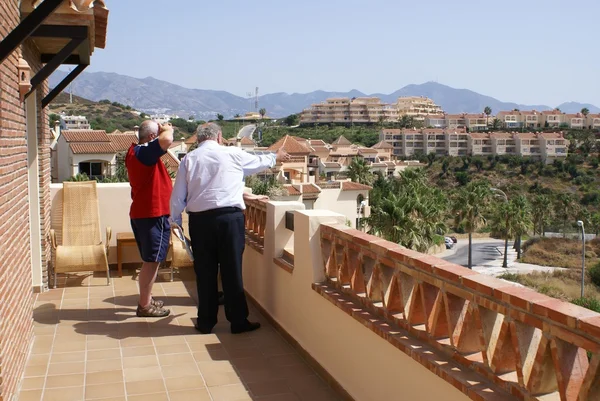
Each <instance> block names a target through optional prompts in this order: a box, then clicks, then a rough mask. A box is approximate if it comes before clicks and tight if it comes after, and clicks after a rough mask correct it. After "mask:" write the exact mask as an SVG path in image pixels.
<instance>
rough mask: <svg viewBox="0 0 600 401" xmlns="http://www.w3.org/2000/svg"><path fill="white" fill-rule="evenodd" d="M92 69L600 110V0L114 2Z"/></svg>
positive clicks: (239, 84)
mask: <svg viewBox="0 0 600 401" xmlns="http://www.w3.org/2000/svg"><path fill="white" fill-rule="evenodd" d="M106 3H107V6H108V8H109V9H110V17H109V26H108V40H107V47H106V49H105V50H100V49H96V52H95V53H94V56H93V58H92V65H91V66H90V67H89V68H88V71H106V72H117V73H120V74H125V75H130V76H134V77H140V78H143V77H147V76H153V77H155V78H158V79H163V80H166V81H169V82H172V83H176V84H179V85H182V86H185V87H189V88H199V89H217V90H226V91H229V92H231V93H234V94H236V95H240V96H244V95H245V94H246V92H248V91H251V90H253V89H254V87H255V86H259V87H260V92H261V94H265V93H273V92H288V93H292V92H301V93H305V92H310V91H313V90H317V89H323V90H332V91H347V90H350V89H358V90H360V91H363V92H365V93H374V92H382V93H391V92H393V91H395V90H396V89H399V88H401V87H403V86H405V85H407V84H411V83H423V82H426V81H438V82H440V83H443V84H446V85H450V86H453V87H457V88H467V89H472V90H474V91H477V92H479V93H482V94H486V95H490V96H493V97H495V98H498V99H500V100H503V101H515V102H519V103H526V104H547V105H550V106H555V105H557V104H559V103H562V102H565V101H572V100H573V101H579V102H589V103H594V104H596V105H598V106H600V78H599V77H598V67H599V62H600V51H599V50H598V41H597V38H598V36H597V35H598V34H597V23H598V22H597V21H598V15H600V1H598V0H580V1H578V2H576V3H571V4H572V5H570V4H569V2H567V1H566V0H560V1H559V0H520V1H515V0H504V1H500V2H499V1H491V2H490V1H488V2H484V1H476V0H455V1H448V0H428V1H426V2H425V1H414V0H412V1H405V0H396V1H394V0H303V1H297V0H254V1H247V0H246V1H242V0H221V1H219V2H216V1H213V2H205V1H198V0H170V1H165V0H107V1H106Z"/></svg>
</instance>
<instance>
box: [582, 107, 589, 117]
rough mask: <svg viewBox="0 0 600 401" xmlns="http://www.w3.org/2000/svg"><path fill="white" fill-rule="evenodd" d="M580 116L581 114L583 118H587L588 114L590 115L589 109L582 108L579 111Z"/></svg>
mask: <svg viewBox="0 0 600 401" xmlns="http://www.w3.org/2000/svg"><path fill="white" fill-rule="evenodd" d="M581 114H583V115H584V116H585V117H587V116H588V114H590V109H588V108H587V107H584V108H583V109H581Z"/></svg>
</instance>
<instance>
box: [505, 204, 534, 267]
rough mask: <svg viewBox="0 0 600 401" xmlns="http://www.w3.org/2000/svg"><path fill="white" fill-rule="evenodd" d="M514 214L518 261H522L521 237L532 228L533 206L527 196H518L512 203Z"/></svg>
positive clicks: (512, 223)
mask: <svg viewBox="0 0 600 401" xmlns="http://www.w3.org/2000/svg"><path fill="white" fill-rule="evenodd" d="M510 204H511V209H512V214H511V216H510V219H511V220H512V222H511V225H512V230H513V232H514V235H515V242H516V246H517V259H521V237H522V236H523V234H527V232H528V231H529V230H530V229H531V228H532V226H533V221H532V218H531V205H530V204H529V201H528V200H527V198H526V197H525V195H518V196H516V197H514V198H513V199H511V201H510Z"/></svg>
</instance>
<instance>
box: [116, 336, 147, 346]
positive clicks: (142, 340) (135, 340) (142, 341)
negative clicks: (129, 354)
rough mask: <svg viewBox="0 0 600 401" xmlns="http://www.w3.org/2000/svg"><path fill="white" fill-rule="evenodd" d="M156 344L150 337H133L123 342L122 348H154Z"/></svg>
mask: <svg viewBox="0 0 600 401" xmlns="http://www.w3.org/2000/svg"><path fill="white" fill-rule="evenodd" d="M153 346H154V343H153V342H152V339H151V338H149V337H132V338H126V339H124V340H121V348H128V347H153Z"/></svg>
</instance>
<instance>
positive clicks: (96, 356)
mask: <svg viewBox="0 0 600 401" xmlns="http://www.w3.org/2000/svg"><path fill="white" fill-rule="evenodd" d="M116 358H121V349H120V348H112V349H103V350H93V351H88V352H87V360H88V361H100V360H104V359H116Z"/></svg>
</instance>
